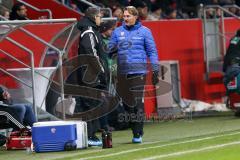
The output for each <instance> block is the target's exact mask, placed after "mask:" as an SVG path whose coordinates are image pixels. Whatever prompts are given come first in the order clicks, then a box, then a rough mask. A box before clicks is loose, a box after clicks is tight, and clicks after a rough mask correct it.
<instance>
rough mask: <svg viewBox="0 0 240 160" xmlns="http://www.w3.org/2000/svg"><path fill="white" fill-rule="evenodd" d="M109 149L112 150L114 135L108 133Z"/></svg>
mask: <svg viewBox="0 0 240 160" xmlns="http://www.w3.org/2000/svg"><path fill="white" fill-rule="evenodd" d="M107 148H112V133H111V132H107Z"/></svg>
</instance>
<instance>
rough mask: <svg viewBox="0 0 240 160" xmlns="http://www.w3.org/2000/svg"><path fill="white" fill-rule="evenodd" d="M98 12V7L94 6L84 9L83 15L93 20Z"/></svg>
mask: <svg viewBox="0 0 240 160" xmlns="http://www.w3.org/2000/svg"><path fill="white" fill-rule="evenodd" d="M99 13H101V12H100V8H96V7H89V8H88V9H87V10H86V11H85V17H88V18H89V19H91V20H93V21H95V16H96V15H98V14H99Z"/></svg>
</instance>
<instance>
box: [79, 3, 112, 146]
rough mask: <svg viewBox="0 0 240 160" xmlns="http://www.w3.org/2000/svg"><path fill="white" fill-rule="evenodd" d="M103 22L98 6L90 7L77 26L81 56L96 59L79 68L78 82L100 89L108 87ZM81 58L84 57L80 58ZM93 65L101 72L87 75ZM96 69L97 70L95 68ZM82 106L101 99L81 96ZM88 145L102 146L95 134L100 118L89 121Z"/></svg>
mask: <svg viewBox="0 0 240 160" xmlns="http://www.w3.org/2000/svg"><path fill="white" fill-rule="evenodd" d="M100 23H101V13H100V10H99V9H98V8H88V9H87V10H86V12H85V16H84V17H83V18H82V19H81V20H80V21H79V22H78V24H77V27H78V29H79V30H80V31H81V35H80V40H79V48H78V54H79V56H82V57H83V56H86V57H87V56H90V57H94V58H95V60H96V61H94V62H92V61H91V60H87V61H86V62H85V63H86V64H87V65H88V66H80V68H79V69H78V84H79V85H81V86H86V87H90V88H96V89H100V90H106V89H107V82H106V81H107V75H106V74H107V70H108V66H107V61H106V60H104V56H103V54H104V52H103V49H102V44H103V42H102V38H101V35H100V33H99V31H98V28H99V26H100ZM80 59H81V60H83V59H84V57H83V58H80ZM92 67H100V73H91V74H90V75H89V74H88V75H86V70H90V68H92ZM94 71H95V70H94ZM89 76H96V77H97V78H96V79H95V80H94V81H93V82H87V81H86V79H87V78H89ZM80 99H81V106H82V107H83V110H84V111H87V110H91V109H93V108H94V107H97V106H98V105H99V101H97V100H95V99H93V98H92V97H88V98H86V97H81V98H80ZM87 126H88V145H89V146H101V145H102V142H101V141H100V140H99V139H98V137H97V136H96V135H95V133H96V131H97V130H98V129H99V120H98V119H95V120H89V121H88V125H87Z"/></svg>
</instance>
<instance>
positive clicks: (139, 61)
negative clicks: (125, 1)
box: [109, 21, 159, 74]
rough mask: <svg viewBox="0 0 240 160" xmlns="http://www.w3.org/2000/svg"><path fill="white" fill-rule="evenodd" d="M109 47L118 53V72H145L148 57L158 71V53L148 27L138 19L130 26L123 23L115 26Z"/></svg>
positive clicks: (153, 67)
mask: <svg viewBox="0 0 240 160" xmlns="http://www.w3.org/2000/svg"><path fill="white" fill-rule="evenodd" d="M109 47H110V48H114V47H115V48H116V49H117V53H118V72H119V73H120V74H142V73H146V72H147V59H148V58H149V60H150V63H151V65H152V69H153V70H154V71H158V70H159V69H158V68H159V67H158V66H159V65H158V53H157V49H156V45H155V42H154V39H153V36H152V33H151V31H150V29H148V28H147V27H145V26H143V25H142V24H141V23H140V22H139V21H138V22H137V23H136V24H135V25H134V26H132V27H127V26H126V25H125V23H124V22H123V25H122V26H120V27H118V28H116V29H115V30H114V31H113V33H112V36H111V39H110V42H109Z"/></svg>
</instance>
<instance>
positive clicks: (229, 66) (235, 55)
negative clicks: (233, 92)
mask: <svg viewBox="0 0 240 160" xmlns="http://www.w3.org/2000/svg"><path fill="white" fill-rule="evenodd" d="M223 72H225V74H224V79H223V80H224V84H225V85H227V83H228V82H229V81H230V80H231V79H232V78H233V77H235V76H237V75H238V74H239V73H240V29H239V30H238V31H237V33H236V35H235V36H234V37H233V38H232V39H231V40H230V44H229V47H228V49H227V53H226V55H225V56H224V63H223Z"/></svg>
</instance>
